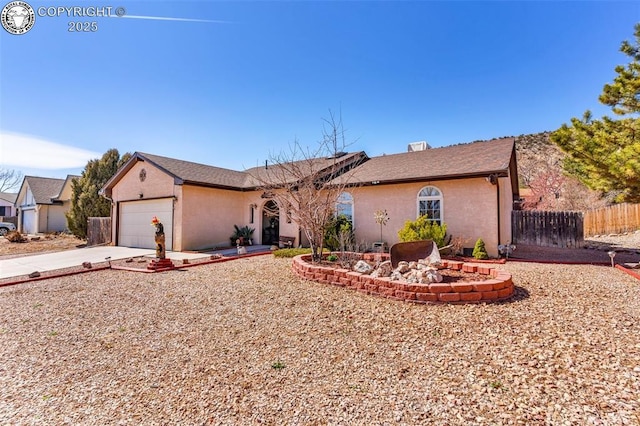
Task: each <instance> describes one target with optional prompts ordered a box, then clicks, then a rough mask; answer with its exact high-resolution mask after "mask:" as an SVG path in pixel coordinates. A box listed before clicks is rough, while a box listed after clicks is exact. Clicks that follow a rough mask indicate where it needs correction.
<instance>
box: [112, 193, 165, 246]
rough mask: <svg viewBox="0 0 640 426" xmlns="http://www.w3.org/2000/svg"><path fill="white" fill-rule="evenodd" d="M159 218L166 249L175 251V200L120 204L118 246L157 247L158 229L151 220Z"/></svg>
mask: <svg viewBox="0 0 640 426" xmlns="http://www.w3.org/2000/svg"><path fill="white" fill-rule="evenodd" d="M153 216H157V217H158V219H159V220H160V222H162V225H163V226H164V235H165V246H166V247H165V248H166V249H167V250H172V249H173V238H172V237H173V199H172V198H167V199H161V200H144V201H142V200H141V201H127V202H123V203H120V217H119V218H118V245H119V246H124V247H139V248H150V249H153V248H155V247H156V243H155V239H154V236H155V232H156V228H155V227H154V226H152V225H151V219H152V218H153Z"/></svg>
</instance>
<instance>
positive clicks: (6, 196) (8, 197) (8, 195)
mask: <svg viewBox="0 0 640 426" xmlns="http://www.w3.org/2000/svg"><path fill="white" fill-rule="evenodd" d="M16 198H18V193H17V192H0V200H4V201H7V202H9V203H15V202H16Z"/></svg>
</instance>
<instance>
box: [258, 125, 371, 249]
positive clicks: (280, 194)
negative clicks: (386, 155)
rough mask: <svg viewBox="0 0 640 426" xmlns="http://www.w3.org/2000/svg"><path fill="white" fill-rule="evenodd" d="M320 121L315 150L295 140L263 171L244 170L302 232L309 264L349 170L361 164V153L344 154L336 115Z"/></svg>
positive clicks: (364, 155)
mask: <svg viewBox="0 0 640 426" xmlns="http://www.w3.org/2000/svg"><path fill="white" fill-rule="evenodd" d="M323 121H324V125H323V132H322V140H321V141H320V142H319V143H318V146H317V147H316V148H315V149H310V148H309V147H303V146H302V145H301V144H300V142H299V141H298V140H295V141H294V142H293V143H292V144H290V145H289V152H286V153H280V154H277V155H270V161H269V162H268V163H267V164H265V167H264V168H263V167H260V168H254V169H251V170H249V171H248V173H249V174H250V175H251V176H252V177H253V179H254V181H255V183H256V187H257V188H258V189H262V190H263V191H265V196H267V197H270V198H272V199H273V200H274V201H275V202H276V203H277V204H278V206H279V208H280V209H282V210H284V211H285V212H286V215H287V217H288V218H291V220H292V221H293V222H294V223H296V224H297V225H298V226H299V227H300V229H301V230H302V231H303V232H304V234H305V236H306V237H307V240H309V243H310V245H311V250H312V254H313V260H314V261H318V260H320V259H321V258H322V250H323V248H324V233H325V228H326V226H327V223H329V221H330V220H331V219H332V218H333V216H334V214H335V207H336V201H337V200H338V196H339V195H340V194H341V193H342V192H343V191H344V190H345V188H346V186H347V185H348V184H349V183H350V182H349V176H350V174H351V173H352V172H351V171H352V170H353V168H354V167H355V166H357V165H358V164H360V163H361V162H362V161H364V160H365V159H366V154H365V153H364V152H358V153H346V152H345V151H344V150H345V149H346V147H347V144H346V142H345V131H344V127H343V124H342V118H341V117H340V116H337V117H336V116H335V115H334V114H333V113H331V112H330V117H329V118H328V119H324V120H323ZM269 163H271V164H269Z"/></svg>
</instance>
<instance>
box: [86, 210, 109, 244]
mask: <svg viewBox="0 0 640 426" xmlns="http://www.w3.org/2000/svg"><path fill="white" fill-rule="evenodd" d="M110 242H111V218H110V217H90V218H89V219H87V246H89V247H91V246H99V245H104V244H109V243H110Z"/></svg>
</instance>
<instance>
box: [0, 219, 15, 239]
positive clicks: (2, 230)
mask: <svg viewBox="0 0 640 426" xmlns="http://www.w3.org/2000/svg"><path fill="white" fill-rule="evenodd" d="M15 230H16V226H15V225H14V224H13V223H11V222H0V236H3V237H4V236H5V235H7V234H8V233H9V231H15Z"/></svg>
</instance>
